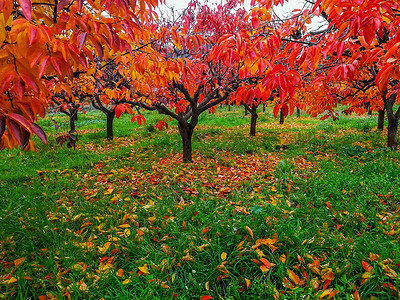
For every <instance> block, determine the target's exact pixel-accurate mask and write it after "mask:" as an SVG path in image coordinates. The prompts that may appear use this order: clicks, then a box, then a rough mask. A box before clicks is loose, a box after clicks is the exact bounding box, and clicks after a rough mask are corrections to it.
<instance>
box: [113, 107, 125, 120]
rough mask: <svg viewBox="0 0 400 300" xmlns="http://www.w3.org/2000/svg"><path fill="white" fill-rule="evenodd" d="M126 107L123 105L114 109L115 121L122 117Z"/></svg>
mask: <svg viewBox="0 0 400 300" xmlns="http://www.w3.org/2000/svg"><path fill="white" fill-rule="evenodd" d="M125 110H126V107H125V105H123V104H120V105H117V106H116V107H115V116H116V117H117V119H119V117H120V116H121V115H122V113H123V112H125Z"/></svg>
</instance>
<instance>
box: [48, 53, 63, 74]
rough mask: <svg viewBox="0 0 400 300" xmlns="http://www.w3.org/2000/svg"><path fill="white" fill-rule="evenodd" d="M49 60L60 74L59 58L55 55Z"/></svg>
mask: <svg viewBox="0 0 400 300" xmlns="http://www.w3.org/2000/svg"><path fill="white" fill-rule="evenodd" d="M50 60H51V64H52V65H53V67H54V70H56V72H57V74H58V75H62V71H61V65H60V62H59V59H58V58H55V57H51V58H50Z"/></svg>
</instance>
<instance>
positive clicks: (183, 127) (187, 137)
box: [178, 122, 194, 163]
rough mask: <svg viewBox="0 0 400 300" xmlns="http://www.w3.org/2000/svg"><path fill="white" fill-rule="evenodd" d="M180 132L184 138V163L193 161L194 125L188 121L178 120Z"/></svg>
mask: <svg viewBox="0 0 400 300" xmlns="http://www.w3.org/2000/svg"><path fill="white" fill-rule="evenodd" d="M178 128H179V133H180V135H181V139H182V155H183V158H182V160H183V162H184V163H191V162H193V159H192V136H193V129H194V128H193V127H192V126H191V125H190V124H188V123H181V122H178Z"/></svg>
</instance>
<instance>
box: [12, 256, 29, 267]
mask: <svg viewBox="0 0 400 300" xmlns="http://www.w3.org/2000/svg"><path fill="white" fill-rule="evenodd" d="M25 259H26V257H21V258H18V259H16V260H14V266H16V267H18V266H19V265H20V264H22V263H23V262H24V261H25Z"/></svg>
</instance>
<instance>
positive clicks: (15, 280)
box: [4, 277, 18, 284]
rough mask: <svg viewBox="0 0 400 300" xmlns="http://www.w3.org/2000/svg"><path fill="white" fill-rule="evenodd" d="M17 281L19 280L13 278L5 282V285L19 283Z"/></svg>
mask: <svg viewBox="0 0 400 300" xmlns="http://www.w3.org/2000/svg"><path fill="white" fill-rule="evenodd" d="M17 281H18V280H17V278H15V277H11V278H10V279H8V280H6V281H4V284H12V283H14V282H17Z"/></svg>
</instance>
